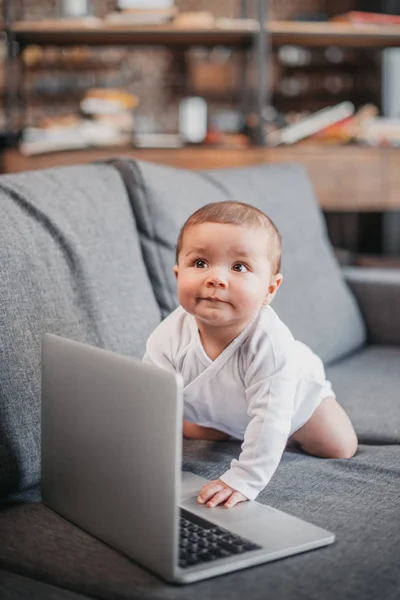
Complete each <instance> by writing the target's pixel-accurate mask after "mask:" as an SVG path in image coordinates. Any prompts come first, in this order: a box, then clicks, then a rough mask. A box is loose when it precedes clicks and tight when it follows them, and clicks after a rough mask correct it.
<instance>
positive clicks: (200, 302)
mask: <svg viewBox="0 0 400 600" xmlns="http://www.w3.org/2000/svg"><path fill="white" fill-rule="evenodd" d="M266 235H267V234H266V232H265V230H263V229H261V228H250V229H249V228H246V227H241V226H239V225H226V224H220V223H203V224H201V225H195V226H193V227H191V228H190V229H189V230H188V231H187V232H186V233H185V234H184V237H183V243H182V248H181V252H180V254H179V261H178V265H177V266H176V267H175V274H176V277H177V281H178V299H179V302H180V304H181V305H182V306H183V308H184V309H185V310H187V312H189V313H190V314H192V315H194V316H195V317H196V319H197V320H198V321H201V322H203V323H206V324H208V325H213V326H227V325H228V326H230V325H234V326H238V327H239V328H241V327H245V326H246V325H247V323H249V322H250V321H251V320H252V319H253V318H254V317H255V316H256V314H257V313H258V311H259V310H260V308H261V306H262V305H263V304H268V303H269V301H270V300H271V299H272V297H273V295H274V293H275V291H276V289H277V287H278V286H279V283H280V281H279V283H278V284H277V285H276V281H275V277H274V276H273V274H272V271H271V264H270V261H269V260H268V255H267V240H266ZM275 288H276V289H275Z"/></svg>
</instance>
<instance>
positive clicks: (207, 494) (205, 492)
mask: <svg viewBox="0 0 400 600" xmlns="http://www.w3.org/2000/svg"><path fill="white" fill-rule="evenodd" d="M246 500H248V498H246V496H243V494H241V493H240V492H237V491H236V490H234V489H232V488H231V487H229V485H226V483H224V482H223V481H221V479H216V480H215V481H210V483H207V484H206V485H203V487H202V488H201V491H200V494H199V495H198V496H197V502H199V503H200V504H205V503H207V506H209V507H210V508H213V507H214V506H218V504H222V503H224V506H225V508H232V506H235V504H239V502H246Z"/></svg>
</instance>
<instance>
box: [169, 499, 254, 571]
mask: <svg viewBox="0 0 400 600" xmlns="http://www.w3.org/2000/svg"><path fill="white" fill-rule="evenodd" d="M179 527H180V531H179V566H180V567H181V568H182V569H186V568H188V567H193V566H195V565H199V564H202V563H206V562H211V561H213V560H217V559H219V558H227V557H229V556H233V555H236V554H243V553H245V552H251V551H252V550H259V549H260V548H261V546H258V545H257V544H254V543H253V542H250V541H249V540H246V539H245V538H242V537H241V536H239V535H236V534H234V533H232V532H231V531H228V530H227V529H223V528H222V527H218V526H217V525H215V524H214V523H210V522H209V521H206V520H205V519H202V518H201V517H198V516H197V515H194V514H192V513H190V512H188V511H186V510H181V516H180V519H179Z"/></svg>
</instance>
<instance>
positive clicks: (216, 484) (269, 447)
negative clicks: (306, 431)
mask: <svg viewBox="0 0 400 600" xmlns="http://www.w3.org/2000/svg"><path fill="white" fill-rule="evenodd" d="M295 390H296V380H295V378H293V379H286V378H284V377H280V376H279V375H273V376H271V377H269V378H267V379H264V380H262V381H259V382H257V383H255V384H253V385H251V386H250V387H249V388H248V390H247V395H248V399H249V409H248V414H249V416H250V417H251V421H250V423H249V425H248V426H247V429H246V431H245V435H244V441H243V444H242V452H241V454H240V456H239V459H238V460H236V459H235V460H233V461H232V463H231V467H230V469H229V470H228V471H226V472H225V473H224V474H223V475H221V477H220V479H218V480H216V481H212V482H210V483H208V484H207V485H205V486H203V488H202V490H201V492H200V494H199V497H198V501H199V502H200V503H202V504H204V503H207V506H209V507H213V506H217V505H218V504H221V503H224V505H225V506H226V507H227V508H229V507H231V506H234V505H235V504H237V503H238V502H242V501H243V500H246V499H249V500H254V499H255V498H256V497H257V496H258V494H259V493H260V492H261V490H262V489H263V488H264V487H265V486H266V485H267V483H268V482H269V480H270V479H271V477H272V475H273V474H274V472H275V470H276V468H277V466H278V464H279V462H280V460H281V456H282V454H283V451H284V449H285V445H286V442H287V439H288V436H289V433H290V427H291V418H292V412H293V400H294V394H295ZM238 494H239V495H238Z"/></svg>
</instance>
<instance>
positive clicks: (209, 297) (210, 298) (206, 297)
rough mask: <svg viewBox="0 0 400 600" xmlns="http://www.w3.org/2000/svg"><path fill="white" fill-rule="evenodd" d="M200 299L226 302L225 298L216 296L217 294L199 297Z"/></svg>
mask: <svg viewBox="0 0 400 600" xmlns="http://www.w3.org/2000/svg"><path fill="white" fill-rule="evenodd" d="M199 300H206V301H207V302H222V303H225V300H221V299H220V298H216V297H215V296H203V297H201V298H199Z"/></svg>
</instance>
